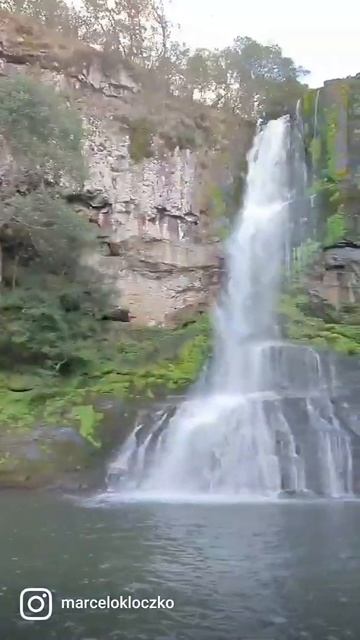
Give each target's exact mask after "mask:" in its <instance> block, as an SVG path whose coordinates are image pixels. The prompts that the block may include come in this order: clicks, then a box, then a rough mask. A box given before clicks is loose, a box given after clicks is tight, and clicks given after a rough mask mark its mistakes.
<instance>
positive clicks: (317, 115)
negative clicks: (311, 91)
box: [314, 89, 320, 138]
mask: <svg viewBox="0 0 360 640" xmlns="http://www.w3.org/2000/svg"><path fill="white" fill-rule="evenodd" d="M319 100H320V89H318V90H317V92H316V97H315V107H314V138H317V134H318V117H319Z"/></svg>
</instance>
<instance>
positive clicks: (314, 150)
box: [310, 138, 321, 167]
mask: <svg viewBox="0 0 360 640" xmlns="http://www.w3.org/2000/svg"><path fill="white" fill-rule="evenodd" d="M310 153H311V159H312V165H313V167H317V166H318V165H319V163H320V160H321V139H320V138H313V139H312V140H311V143H310Z"/></svg>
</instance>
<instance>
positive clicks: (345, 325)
mask: <svg viewBox="0 0 360 640" xmlns="http://www.w3.org/2000/svg"><path fill="white" fill-rule="evenodd" d="M280 315H281V318H282V324H283V328H284V330H285V333H286V335H287V337H288V338H289V339H290V340H294V341H299V342H303V343H305V344H311V345H313V346H314V347H318V348H328V349H333V350H334V351H339V352H340V353H344V354H347V355H354V354H360V315H359V310H358V307H357V306H356V305H354V307H353V308H352V306H351V305H347V306H345V307H343V308H342V309H341V310H340V311H336V310H335V309H334V308H333V307H331V306H330V305H327V304H325V303H324V301H321V300H319V301H317V302H314V300H312V298H311V296H310V295H309V294H308V293H307V292H306V291H305V289H304V288H303V287H299V286H297V287H293V288H290V289H289V290H288V292H287V293H286V294H284V295H283V297H282V300H281V305H280Z"/></svg>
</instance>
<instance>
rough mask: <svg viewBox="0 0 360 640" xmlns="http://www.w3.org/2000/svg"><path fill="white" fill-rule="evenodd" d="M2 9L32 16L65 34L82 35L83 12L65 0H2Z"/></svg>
mask: <svg viewBox="0 0 360 640" xmlns="http://www.w3.org/2000/svg"><path fill="white" fill-rule="evenodd" d="M0 9H1V10H4V11H9V12H10V13H19V14H23V15H27V16H30V17H32V18H34V19H35V20H38V21H39V22H41V24H43V25H45V26H46V27H49V28H50V29H56V30H57V31H60V32H61V33H63V34H64V35H67V36H74V37H79V36H80V32H81V25H82V19H81V16H82V14H81V12H79V11H76V10H75V9H74V7H73V6H72V5H69V4H68V3H67V2H65V0H0Z"/></svg>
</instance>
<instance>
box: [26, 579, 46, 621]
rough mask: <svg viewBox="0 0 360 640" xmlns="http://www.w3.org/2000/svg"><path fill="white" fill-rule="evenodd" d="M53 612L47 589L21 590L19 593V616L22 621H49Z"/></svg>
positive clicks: (31, 588)
mask: <svg viewBox="0 0 360 640" xmlns="http://www.w3.org/2000/svg"><path fill="white" fill-rule="evenodd" d="M52 611H53V600H52V593H51V591H49V589H45V588H37V589H36V588H33V587H30V588H29V589H23V590H22V592H21V593H20V615H21V617H22V618H23V620H49V618H51V615H52Z"/></svg>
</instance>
